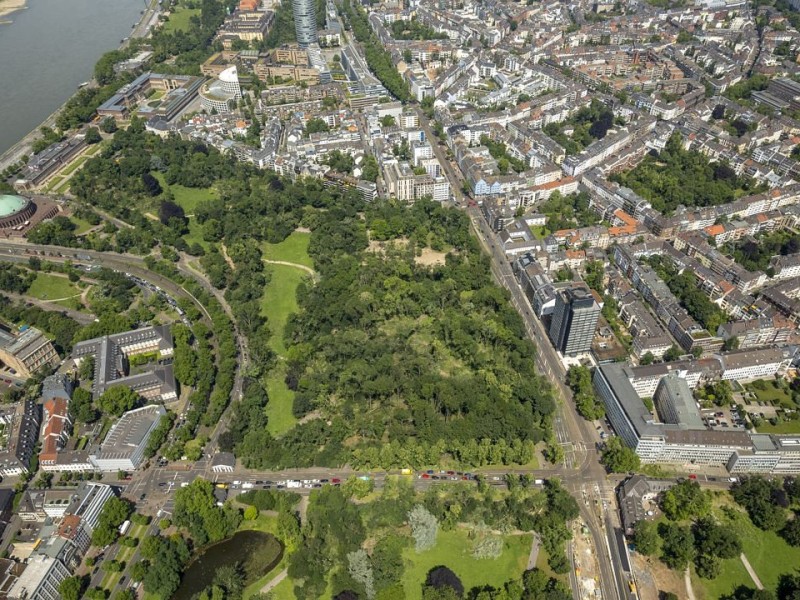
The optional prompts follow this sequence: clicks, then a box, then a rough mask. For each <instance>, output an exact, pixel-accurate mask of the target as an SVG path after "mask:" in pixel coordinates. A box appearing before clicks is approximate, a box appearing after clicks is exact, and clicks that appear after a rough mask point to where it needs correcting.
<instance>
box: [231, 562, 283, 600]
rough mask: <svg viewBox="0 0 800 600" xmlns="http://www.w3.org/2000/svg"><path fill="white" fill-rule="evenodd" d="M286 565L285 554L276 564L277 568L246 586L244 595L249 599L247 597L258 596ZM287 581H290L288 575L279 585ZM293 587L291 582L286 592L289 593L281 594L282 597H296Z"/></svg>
mask: <svg viewBox="0 0 800 600" xmlns="http://www.w3.org/2000/svg"><path fill="white" fill-rule="evenodd" d="M286 566H287V561H286V557H285V556H284V557H283V559H282V560H281V562H279V563H278V564H277V565H276V566H275V568H274V569H272V571H270V572H269V573H267V574H266V575H264V576H263V577H262V578H260V579H257V580H255V581H254V582H253V583H251V584H250V585H248V586H247V587H246V588H244V594H242V597H243V598H245V599H247V598H251V597H252V596H257V595H258V594H259V593H261V588H263V587H264V586H265V585H267V584H268V583H269V582H270V581H272V580H273V579H274V578H275V577H277V575H278V574H279V573H280V572H281V571H283V570H284V569H285V568H286ZM286 581H289V578H288V577H287V578H286V579H284V581H283V582H281V583H279V584H278V585H279V586H280V585H283V583H284V582H286ZM293 587H294V584H293V583H291V582H290V583H289V586H288V588H287V590H286V591H285V592H284V593H285V594H287V595H285V596H280V598H294V592H293V591H292V588H293ZM273 593H274V592H273ZM273 597H274V598H276V599H277V598H278V596H273Z"/></svg>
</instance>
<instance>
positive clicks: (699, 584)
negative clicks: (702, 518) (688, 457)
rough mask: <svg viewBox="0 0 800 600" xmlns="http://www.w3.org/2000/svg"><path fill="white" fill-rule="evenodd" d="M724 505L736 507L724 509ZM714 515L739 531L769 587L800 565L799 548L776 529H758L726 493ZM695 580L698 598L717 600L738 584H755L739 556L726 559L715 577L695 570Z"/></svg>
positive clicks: (750, 556)
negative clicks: (706, 576) (701, 574)
mask: <svg viewBox="0 0 800 600" xmlns="http://www.w3.org/2000/svg"><path fill="white" fill-rule="evenodd" d="M724 506H730V507H732V508H733V509H734V510H733V511H731V510H723V509H722V507H724ZM714 515H715V516H716V517H717V518H718V519H719V520H720V521H721V522H722V523H724V524H726V525H729V526H730V527H731V528H732V529H734V530H735V531H737V532H738V534H739V537H740V538H741V540H742V550H743V551H744V554H745V556H747V559H748V560H749V561H750V564H751V565H752V567H753V569H754V570H755V572H756V573H757V574H758V577H759V579H760V580H761V583H763V584H764V586H765V587H766V588H767V589H772V590H774V589H775V587H776V586H777V584H778V579H779V578H780V576H781V575H783V574H785V573H792V572H794V571H795V570H796V569H797V565H800V548H795V547H793V546H790V545H789V544H787V543H786V542H785V541H784V539H783V538H782V537H780V536H779V535H778V534H777V533H775V532H773V531H762V530H760V529H758V528H757V527H756V526H755V525H753V523H752V522H751V521H750V518H749V517H748V516H747V514H746V513H745V512H744V511H743V510H742V509H741V508H740V507H739V506H738V505H736V504H735V503H734V502H733V500H731V499H730V496H729V495H728V494H727V493H726V494H722V495H720V496H719V497H718V498H717V499H716V500H715V508H714ZM692 583H693V585H694V589H695V592H699V593H698V596H701V598H700V599H699V600H716V599H717V598H719V597H721V596H723V595H726V594H729V593H730V592H732V591H733V590H734V588H735V587H736V586H737V585H746V586H748V587H750V588H754V587H755V584H754V583H753V580H752V579H751V578H750V575H749V574H748V573H747V570H746V569H745V568H744V565H743V564H742V561H741V560H739V559H738V558H732V559H730V560H723V561H722V572H721V573H720V575H719V577H717V578H716V579H713V580H706V579H700V578H698V577H697V576H695V575H694V574H693V576H692Z"/></svg>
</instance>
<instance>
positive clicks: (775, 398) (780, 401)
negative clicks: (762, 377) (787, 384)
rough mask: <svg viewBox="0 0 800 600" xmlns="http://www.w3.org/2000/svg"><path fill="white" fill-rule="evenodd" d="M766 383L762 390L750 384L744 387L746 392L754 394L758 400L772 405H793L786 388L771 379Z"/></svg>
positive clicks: (787, 406) (791, 406) (792, 406)
mask: <svg viewBox="0 0 800 600" xmlns="http://www.w3.org/2000/svg"><path fill="white" fill-rule="evenodd" d="M766 384H767V385H766V389H764V390H759V389H756V388H755V387H754V386H753V385H752V384H749V385H746V386H745V388H746V389H747V391H748V392H752V393H753V394H755V395H756V398H757V399H758V401H759V402H766V403H767V404H769V405H774V406H778V405H782V406H784V407H786V408H794V407H795V405H794V402H793V401H792V397H791V395H790V394H789V393H788V392H787V391H786V390H784V389H783V388H781V387H780V386H779V385H776V383H775V382H773V381H768V382H766Z"/></svg>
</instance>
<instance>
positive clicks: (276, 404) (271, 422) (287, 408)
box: [264, 363, 297, 436]
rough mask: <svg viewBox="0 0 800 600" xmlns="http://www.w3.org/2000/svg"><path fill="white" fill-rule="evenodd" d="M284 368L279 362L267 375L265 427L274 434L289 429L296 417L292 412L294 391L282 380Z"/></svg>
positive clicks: (295, 421)
mask: <svg viewBox="0 0 800 600" xmlns="http://www.w3.org/2000/svg"><path fill="white" fill-rule="evenodd" d="M284 376H285V373H284V369H283V365H282V364H281V363H278V364H277V365H275V367H274V368H273V369H272V372H271V373H270V374H269V375H268V376H267V382H266V383H267V394H268V395H269V403H268V404H267V408H266V409H264V410H265V412H266V413H267V419H268V421H267V429H268V430H269V432H270V433H271V434H272V435H274V436H280V435H283V434H284V433H286V432H287V431H289V430H290V429H291V428H292V427H294V424H295V423H297V419H296V418H295V416H294V415H293V414H292V403H293V402H294V392H293V391H292V390H290V389H289V388H288V387H286V383H285V382H284Z"/></svg>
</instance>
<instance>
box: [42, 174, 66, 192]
mask: <svg viewBox="0 0 800 600" xmlns="http://www.w3.org/2000/svg"><path fill="white" fill-rule="evenodd" d="M62 183H64V178H63V177H62V176H61V175H55V176H54V177H53V178H52V179H51V180H50V182H49V183H48V184H47V185H46V186H45V187H44V191H45V192H51V191H53V188H55V187H56V186H59V185H61V184H62Z"/></svg>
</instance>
